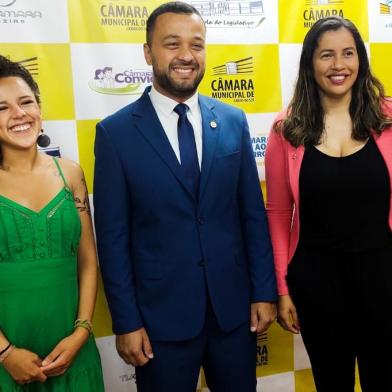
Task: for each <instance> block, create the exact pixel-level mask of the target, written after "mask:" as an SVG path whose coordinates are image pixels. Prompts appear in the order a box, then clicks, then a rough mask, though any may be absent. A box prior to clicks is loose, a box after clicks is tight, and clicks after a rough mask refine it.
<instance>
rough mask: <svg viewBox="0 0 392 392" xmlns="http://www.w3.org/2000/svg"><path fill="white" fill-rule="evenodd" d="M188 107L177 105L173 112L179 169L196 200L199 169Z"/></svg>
mask: <svg viewBox="0 0 392 392" xmlns="http://www.w3.org/2000/svg"><path fill="white" fill-rule="evenodd" d="M188 109H189V108H188V106H187V105H185V104H184V103H179V104H178V105H177V106H176V107H175V108H174V111H175V112H176V113H177V114H178V116H179V117H178V124H177V133H178V145H179V148H180V158H181V167H182V169H183V173H184V175H185V178H186V181H187V182H188V184H189V187H190V188H191V189H192V192H193V195H194V196H195V198H197V194H198V192H199V178H200V168H199V160H198V158H197V150H196V142H195V133H194V132H193V127H192V124H191V123H190V122H189V120H188V117H187V115H186V112H187V111H188Z"/></svg>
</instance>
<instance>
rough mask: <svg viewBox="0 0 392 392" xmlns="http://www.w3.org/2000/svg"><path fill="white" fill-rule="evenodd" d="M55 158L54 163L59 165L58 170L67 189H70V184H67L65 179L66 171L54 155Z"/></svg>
mask: <svg viewBox="0 0 392 392" xmlns="http://www.w3.org/2000/svg"><path fill="white" fill-rule="evenodd" d="M53 160H54V163H55V164H56V166H57V170H58V171H59V174H60V176H61V178H62V179H63V182H64V186H65V188H66V189H69V186H68V184H67V181H66V180H65V177H64V173H63V171H62V170H61V167H60V164H59V161H58V160H57V158H56V157H53Z"/></svg>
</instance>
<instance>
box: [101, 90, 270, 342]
mask: <svg viewBox="0 0 392 392" xmlns="http://www.w3.org/2000/svg"><path fill="white" fill-rule="evenodd" d="M148 91H149V90H148V89H146V91H145V92H144V94H143V95H142V97H141V98H139V99H138V100H137V101H136V102H134V103H132V104H130V105H128V106H126V107H124V108H123V109H121V110H120V111H118V112H117V113H115V114H113V115H111V116H109V117H107V118H106V119H104V120H103V121H101V122H100V123H99V124H98V125H97V132H96V139H95V157H96V160H95V175H94V209H95V225H96V233H97V241H98V252H99V260H100V266H101V270H102V276H103V281H104V286H105V291H106V296H107V299H108V303H109V307H110V311H111V315H112V320H113V331H114V332H115V333H116V334H123V333H127V332H131V331H134V330H136V329H138V328H141V327H145V328H146V330H147V333H148V334H149V337H150V339H152V340H163V341H164V340H167V341H169V340H173V341H175V340H185V339H190V338H192V337H195V336H196V335H197V334H198V333H199V332H200V331H201V329H202V327H203V325H204V318H205V312H206V298H207V290H208V292H209V296H210V300H211V303H212V306H213V309H214V312H215V315H216V317H217V320H218V323H219V325H220V327H221V328H222V329H223V330H225V331H230V330H233V329H235V328H236V327H238V326H239V325H241V324H242V323H244V322H245V321H247V320H249V314H250V303H251V302H258V301H274V300H275V299H276V283H275V274H274V268H273V259H272V251H271V245H270V238H269V233H268V228H267V220H266V214H265V210H264V203H263V198H262V194H261V190H260V184H259V180H258V176H257V169H256V164H255V160H254V156H253V151H252V146H251V141H250V136H249V131H248V125H247V121H246V117H245V114H244V113H243V112H242V111H240V110H238V109H236V108H234V107H232V106H229V105H226V104H223V103H221V102H218V101H216V100H213V99H211V98H207V97H204V96H200V97H199V105H200V109H201V114H202V126H203V156H202V168H201V178H200V191H199V196H198V200H196V199H195V198H194V197H193V196H192V193H191V192H190V190H189V189H188V188H187V185H186V182H185V180H184V178H183V175H182V172H181V165H180V164H179V162H178V160H177V158H176V155H175V153H174V151H173V150H172V147H171V145H170V143H169V141H168V139H167V137H166V134H165V132H164V130H163V128H162V126H161V123H160V121H159V119H158V117H157V115H156V112H155V110H154V108H153V106H152V104H151V101H150V97H149V95H148ZM213 121H214V122H215V123H216V125H217V126H216V127H215V128H214V127H213V126H211V124H213V123H212V122H213Z"/></svg>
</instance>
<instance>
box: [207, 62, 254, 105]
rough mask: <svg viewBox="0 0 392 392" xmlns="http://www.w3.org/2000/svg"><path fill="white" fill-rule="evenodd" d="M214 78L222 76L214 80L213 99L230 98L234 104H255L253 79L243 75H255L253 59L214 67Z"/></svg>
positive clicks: (212, 87)
mask: <svg viewBox="0 0 392 392" xmlns="http://www.w3.org/2000/svg"><path fill="white" fill-rule="evenodd" d="M212 74H213V75H214V76H219V75H222V77H218V78H217V79H212V82H211V89H212V94H211V96H212V97H213V98H217V99H222V98H228V99H231V100H232V101H233V102H254V101H255V97H254V94H255V88H254V83H253V78H252V77H246V76H242V75H251V74H253V57H247V58H245V59H241V60H236V61H228V62H227V63H225V64H222V65H218V66H216V67H213V69H212Z"/></svg>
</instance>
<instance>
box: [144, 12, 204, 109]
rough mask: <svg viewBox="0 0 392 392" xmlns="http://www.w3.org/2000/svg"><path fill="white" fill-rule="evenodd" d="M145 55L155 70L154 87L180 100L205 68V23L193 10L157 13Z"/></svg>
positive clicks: (145, 48)
mask: <svg viewBox="0 0 392 392" xmlns="http://www.w3.org/2000/svg"><path fill="white" fill-rule="evenodd" d="M144 56H145V58H146V61H147V63H148V64H149V65H152V68H153V72H154V87H155V88H156V89H157V90H158V91H159V92H160V93H161V94H163V95H166V96H167V97H169V98H172V99H174V100H177V101H179V102H183V101H185V100H186V99H188V98H189V97H191V96H192V95H193V94H194V93H195V92H196V90H197V86H198V85H199V83H200V81H201V80H202V78H203V75H204V71H205V57H206V54H205V26H204V24H203V21H202V20H201V19H200V17H199V16H198V15H196V14H177V13H171V12H167V13H164V14H162V15H159V16H158V17H157V19H156V22H155V27H154V30H153V32H152V38H151V42H150V45H148V44H144Z"/></svg>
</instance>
